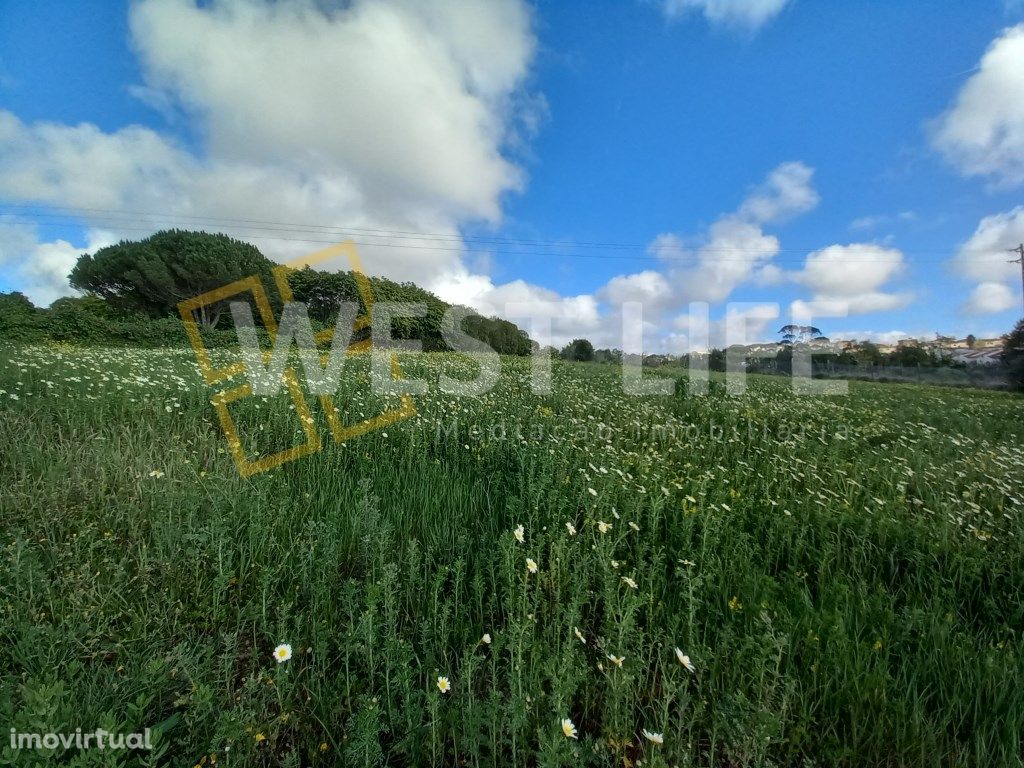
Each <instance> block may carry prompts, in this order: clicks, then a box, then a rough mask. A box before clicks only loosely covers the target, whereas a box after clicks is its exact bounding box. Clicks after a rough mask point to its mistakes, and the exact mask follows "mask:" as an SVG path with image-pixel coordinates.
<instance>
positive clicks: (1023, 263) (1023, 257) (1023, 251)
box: [1007, 243, 1024, 290]
mask: <svg viewBox="0 0 1024 768" xmlns="http://www.w3.org/2000/svg"><path fill="white" fill-rule="evenodd" d="M1010 253H1016V254H1017V255H1018V256H1019V258H1016V259H1013V260H1012V261H1008V262H1007V264H1020V286H1021V290H1024V243H1021V244H1020V245H1018V246H1017V247H1016V248H1011V249H1010Z"/></svg>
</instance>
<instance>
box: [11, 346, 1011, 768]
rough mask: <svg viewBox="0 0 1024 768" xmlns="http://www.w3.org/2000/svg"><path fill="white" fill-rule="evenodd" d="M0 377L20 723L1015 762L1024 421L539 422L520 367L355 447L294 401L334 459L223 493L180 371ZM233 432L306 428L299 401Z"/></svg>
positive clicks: (289, 435)
mask: <svg viewBox="0 0 1024 768" xmlns="http://www.w3.org/2000/svg"><path fill="white" fill-rule="evenodd" d="M0 359H2V360H3V365H2V368H0V440H2V443H0V444H2V445H3V446H4V448H3V449H2V450H0V509H2V516H3V521H4V539H3V541H2V546H3V560H2V566H0V631H2V633H3V641H4V642H3V644H2V646H0V681H2V682H0V689H2V690H3V692H4V695H3V697H2V699H0V716H2V717H0V720H2V722H3V723H6V724H7V727H14V728H17V729H18V730H20V731H42V732H46V731H61V730H64V731H74V730H75V728H77V727H81V728H83V729H94V728H96V727H104V728H107V729H109V730H114V731H123V732H131V731H137V730H141V729H142V728H144V727H152V728H156V727H157V726H158V725H161V724H162V728H161V730H162V736H159V737H158V740H157V741H158V749H157V750H155V751H154V753H152V754H149V755H142V756H141V760H142V764H146V761H150V762H152V763H153V764H167V765H175V766H178V765H194V764H197V763H199V762H200V761H201V760H202V759H203V758H204V757H205V758H206V762H207V764H209V763H210V760H211V757H210V756H211V755H216V756H217V760H218V763H219V764H225V763H227V764H231V765H277V764H286V765H308V764H317V765H335V764H351V765H373V764H384V763H388V764H398V765H403V764H404V765H423V764H436V765H453V764H460V765H462V764H465V765H502V766H506V765H516V766H518V765H529V764H543V765H618V766H621V765H628V764H629V762H632V763H633V764H635V763H636V762H637V761H639V760H643V761H644V762H645V764H648V765H691V764H692V765H768V764H777V765H805V764H818V765H839V764H868V765H879V764H888V765H909V764H928V765H969V764H970V765H982V764H983V765H1012V764H1017V762H1016V761H1019V755H1020V751H1021V733H1024V694H1022V693H1021V691H1022V690H1024V662H1022V659H1021V653H1020V647H1019V643H1020V641H1021V631H1022V628H1024V570H1022V566H1024V557H1022V554H1024V552H1022V544H1021V535H1022V532H1024V526H1022V524H1021V515H1022V513H1024V450H1022V447H1021V438H1022V436H1024V428H1022V424H1024V419H1022V415H1024V400H1022V399H1021V398H1020V397H1019V396H1012V395H1006V394H1000V393H981V392H971V391H952V390H942V389H936V388H918V387H914V386H898V387H896V386H886V385H876V384H868V383H858V382H853V383H851V385H850V395H849V396H848V397H845V398H833V399H830V400H820V399H818V400H815V399H808V398H801V397H795V396H794V395H793V394H792V393H791V392H790V391H789V389H788V387H787V382H786V380H783V379H759V378H752V379H751V380H750V382H749V384H750V386H749V389H748V392H747V394H745V395H743V396H742V397H738V398H731V397H727V396H726V395H725V393H724V387H723V386H722V385H721V383H720V382H712V387H711V392H710V394H709V395H708V396H706V397H691V396H687V395H686V386H685V381H682V382H680V386H679V387H678V392H677V394H676V395H675V396H673V397H667V398H666V397H661V398H655V397H650V398H641V399H638V398H633V397H628V396H626V395H624V394H623V392H622V387H621V383H620V381H619V379H618V376H617V371H616V369H614V368H611V367H601V366H584V365H557V366H556V368H555V382H554V392H553V394H551V395H549V396H537V395H534V394H532V393H531V392H530V389H529V369H528V362H527V361H524V360H511V359H509V360H505V361H504V372H503V376H502V379H501V380H500V382H499V384H498V385H497V387H496V388H495V390H494V391H493V392H492V393H490V394H489V395H487V396H485V397H483V398H480V399H469V398H463V399H456V398H452V397H448V396H444V395H442V394H440V393H439V392H438V391H437V388H436V387H433V386H432V387H431V388H430V392H429V393H428V394H427V395H425V396H422V397H420V398H417V408H418V415H417V416H416V417H414V418H413V419H410V420H408V421H405V422H402V423H400V424H396V425H393V426H391V427H388V428H387V429H384V430H381V431H377V432H373V433H371V434H368V435H367V436H365V437H362V438H359V439H356V440H351V441H349V442H348V443H346V444H345V445H336V444H334V443H333V442H331V441H330V439H329V436H328V431H327V428H326V425H325V422H324V419H323V414H322V413H321V412H320V410H319V409H318V407H316V406H314V416H315V418H316V420H317V423H318V428H319V429H320V432H321V435H322V436H323V437H324V439H325V446H324V449H323V450H322V451H321V452H320V453H318V454H316V455H314V456H312V457H309V458H306V459H303V460H301V461H298V462H295V463H292V464H287V465H285V466H283V467H281V468H280V469H277V470H275V471H273V472H271V473H268V474H263V475H256V476H254V477H251V478H249V479H242V478H241V477H240V476H239V475H238V473H237V472H236V470H235V467H234V465H233V463H232V460H231V457H230V455H229V452H228V451H227V444H226V442H225V440H224V438H223V435H222V433H221V431H220V427H219V425H218V423H217V420H216V416H215V414H214V413H213V409H212V408H211V407H210V405H209V394H210V393H209V391H208V390H207V389H206V388H205V387H204V386H203V385H202V384H201V383H200V381H199V379H198V377H197V374H196V370H195V365H194V362H193V359H192V357H191V352H183V351H169V350H148V351H140V350H134V351H133V350H101V349H73V348H60V347H45V348H29V349H8V350H5V351H0ZM406 363H407V365H406V368H407V373H408V374H409V375H415V376H422V377H423V378H426V379H428V380H431V381H433V380H436V377H437V376H438V374H439V372H440V371H441V370H442V369H443V370H445V371H447V372H448V373H449V374H451V373H452V372H454V371H458V370H462V371H464V372H466V375H472V372H473V368H472V366H470V365H467V364H466V363H465V362H464V361H461V360H459V359H458V358H456V357H454V356H445V355H430V356H423V357H419V358H409V359H408V360H407V361H406ZM336 399H337V402H338V403H339V406H341V407H342V408H343V410H344V412H345V413H346V414H349V415H350V416H351V415H353V414H356V413H363V414H364V415H370V412H372V411H373V410H374V409H375V408H379V407H380V405H381V403H379V402H375V401H373V400H372V398H371V397H370V396H369V395H366V394H365V392H364V391H363V389H362V388H361V387H360V386H357V373H356V372H355V371H353V372H351V373H350V374H349V377H348V378H347V379H346V381H345V382H343V387H342V391H341V392H340V393H339V395H338V397H337V398H336ZM233 413H234V414H235V416H236V418H237V420H238V423H239V425H240V430H241V431H242V433H243V436H244V442H245V444H246V446H247V448H248V449H250V450H252V451H254V452H256V451H264V452H270V451H275V450H280V449H282V448H285V447H288V446H289V445H292V444H294V443H295V442H296V441H297V440H298V439H300V438H301V429H300V428H299V423H298V420H297V417H296V414H295V413H294V411H293V410H291V409H290V406H289V404H288V398H287V396H285V395H281V396H280V397H278V398H269V399H267V400H265V401H263V400H259V399H254V400H252V401H250V402H245V403H238V404H237V407H233ZM519 526H521V530H519ZM520 539H521V541H520ZM485 636H486V641H485V640H484V638H485ZM283 645H287V646H288V658H287V659H282V658H281V656H282V655H284V654H283V652H282V651H281V650H280V648H279V646H283ZM275 649H278V651H277V653H276V654H275ZM676 649H678V652H677V650H676ZM683 658H685V660H686V661H685V663H684V662H683ZM644 731H646V732H647V735H645V734H644ZM3 749H4V750H6V751H5V752H4V753H3V754H4V755H5V756H7V757H11V758H12V759H13V760H14V761H15V764H18V761H22V762H24V763H25V764H30V763H31V760H33V759H39V756H38V755H35V754H34V753H33V755H32V756H31V757H30V756H29V755H27V754H25V755H14V754H13V753H11V752H10V751H9V750H8V749H7V747H3ZM54 759H55V760H58V761H60V762H63V763H65V764H68V763H70V762H71V761H72V760H74V759H81V760H82V761H83V762H82V763H81V764H83V765H86V764H92V763H88V762H86V761H87V760H88V759H93V760H95V756H93V757H91V758H90V756H88V755H84V754H83V755H80V756H76V755H75V754H74V753H60V754H59V755H57V756H56V757H55V758H54ZM103 759H104V760H112V761H114V762H112V763H106V764H116V762H117V760H119V759H120V760H121V761H122V764H125V765H128V764H137V763H135V762H134V761H136V760H138V759H140V758H139V756H138V755H137V754H136V755H130V756H129V755H122V756H121V757H120V758H118V757H117V756H112V755H109V754H108V755H106V756H104V758H103Z"/></svg>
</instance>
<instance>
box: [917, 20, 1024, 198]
mask: <svg viewBox="0 0 1024 768" xmlns="http://www.w3.org/2000/svg"><path fill="white" fill-rule="evenodd" d="M1021 93H1024V24H1018V25H1017V26H1015V27H1010V28H1008V29H1005V30H1003V32H1002V34H1000V36H999V37H997V38H996V39H995V41H994V42H993V43H992V44H991V45H990V46H989V48H988V50H987V51H986V52H985V55H984V56H982V58H981V63H980V64H979V68H978V72H977V73H976V74H974V75H972V76H971V77H970V78H969V79H968V80H967V82H966V83H965V84H964V86H963V87H962V88H961V89H960V93H959V94H957V97H956V101H955V102H954V103H953V105H952V106H951V107H950V108H949V109H948V110H947V111H946V112H945V114H943V115H942V116H941V117H939V118H938V120H937V121H936V122H935V124H934V125H933V131H934V132H933V135H932V143H933V144H934V146H935V147H936V148H937V149H938V150H939V151H941V152H942V153H943V154H944V155H945V157H946V159H947V160H948V161H949V162H950V163H952V164H953V165H954V166H956V168H957V169H958V170H960V172H961V173H963V174H965V175H968V176H986V177H989V178H991V179H993V180H995V181H997V182H1000V183H1003V184H1020V183H1022V182H1024V99H1021V97H1020V95H1021Z"/></svg>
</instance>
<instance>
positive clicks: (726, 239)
mask: <svg viewBox="0 0 1024 768" xmlns="http://www.w3.org/2000/svg"><path fill="white" fill-rule="evenodd" d="M813 175H814V171H813V169H811V168H809V167H807V166H806V165H804V164H803V163H799V162H787V163H783V164H781V165H779V166H778V167H777V168H775V169H774V170H773V171H771V173H769V174H768V177H767V178H766V179H765V181H764V182H763V183H762V184H760V185H759V186H757V187H755V188H754V189H753V190H751V192H750V193H749V194H748V195H747V197H746V199H744V200H743V202H742V203H741V204H740V206H739V208H738V209H737V210H736V211H735V212H733V213H727V214H724V215H722V216H721V217H720V218H719V219H718V220H717V221H715V223H714V224H712V225H711V227H709V229H708V232H707V235H706V236H705V238H704V241H703V243H701V244H699V245H696V246H695V247H693V248H688V247H687V246H686V245H685V244H684V242H683V240H682V239H681V238H680V237H679V236H678V235H675V234H672V233H662V234H660V235H658V236H657V237H656V238H654V240H653V241H652V242H651V244H650V245H649V246H648V250H649V251H650V252H651V253H652V254H654V255H656V256H659V257H661V258H662V259H664V260H665V261H666V262H669V263H675V264H676V266H673V267H672V268H671V269H670V273H669V274H670V280H671V282H672V284H673V286H675V296H676V299H677V301H678V302H679V303H680V304H682V303H684V302H687V301H709V302H718V301H723V300H724V299H726V298H728V297H729V296H730V295H731V294H732V292H733V291H734V290H735V289H736V287H737V286H739V285H740V284H741V283H743V282H745V281H746V280H748V279H751V277H752V276H755V277H756V279H758V280H760V281H764V280H768V281H771V280H776V279H778V276H779V275H778V272H776V271H774V270H766V269H765V267H766V266H768V265H767V262H768V261H770V260H771V259H772V258H773V257H774V256H775V255H776V254H777V253H778V252H779V240H778V238H776V237H775V236H774V235H769V234H766V233H765V232H764V229H763V227H764V226H765V225H768V224H773V223H778V222H782V221H786V220H787V219H790V218H792V217H794V216H797V215H799V214H801V213H805V212H807V211H809V210H811V209H812V208H813V207H814V206H815V205H817V204H818V200H819V198H818V193H817V192H816V191H815V190H814V187H813V186H812V185H811V180H812V177H813ZM687 262H692V266H690V264H688V263H687Z"/></svg>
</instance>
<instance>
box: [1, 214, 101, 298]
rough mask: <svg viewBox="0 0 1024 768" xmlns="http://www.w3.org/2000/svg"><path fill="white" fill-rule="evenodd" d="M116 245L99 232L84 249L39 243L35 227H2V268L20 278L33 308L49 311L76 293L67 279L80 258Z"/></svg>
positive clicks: (89, 237)
mask: <svg viewBox="0 0 1024 768" xmlns="http://www.w3.org/2000/svg"><path fill="white" fill-rule="evenodd" d="M115 242H116V239H114V238H113V237H112V236H111V235H110V233H108V232H102V231H99V230H90V231H89V232H87V233H86V245H85V247H83V248H78V247H76V246H74V245H72V244H71V243H69V242H67V241H66V240H54V241H52V242H39V241H38V237H37V233H36V231H35V228H34V227H32V226H31V225H28V224H0V266H3V267H4V268H5V270H10V272H11V274H12V275H14V276H16V277H17V279H18V283H19V287H20V290H21V292H22V293H24V294H25V295H26V296H28V297H29V298H30V299H31V300H32V303H33V304H35V305H36V306H40V307H45V306H48V305H50V304H51V303H52V302H53V301H54V300H55V299H59V298H60V297H61V296H67V295H68V294H70V293H73V291H72V289H71V286H69V285H68V279H67V276H68V273H69V272H70V271H71V269H72V267H74V266H75V262H76V261H77V260H78V257H79V256H81V255H82V254H83V253H88V252H91V251H94V250H96V249H98V248H103V247H104V246H107V245H112V244H113V243H115ZM26 256H27V257H26Z"/></svg>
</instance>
